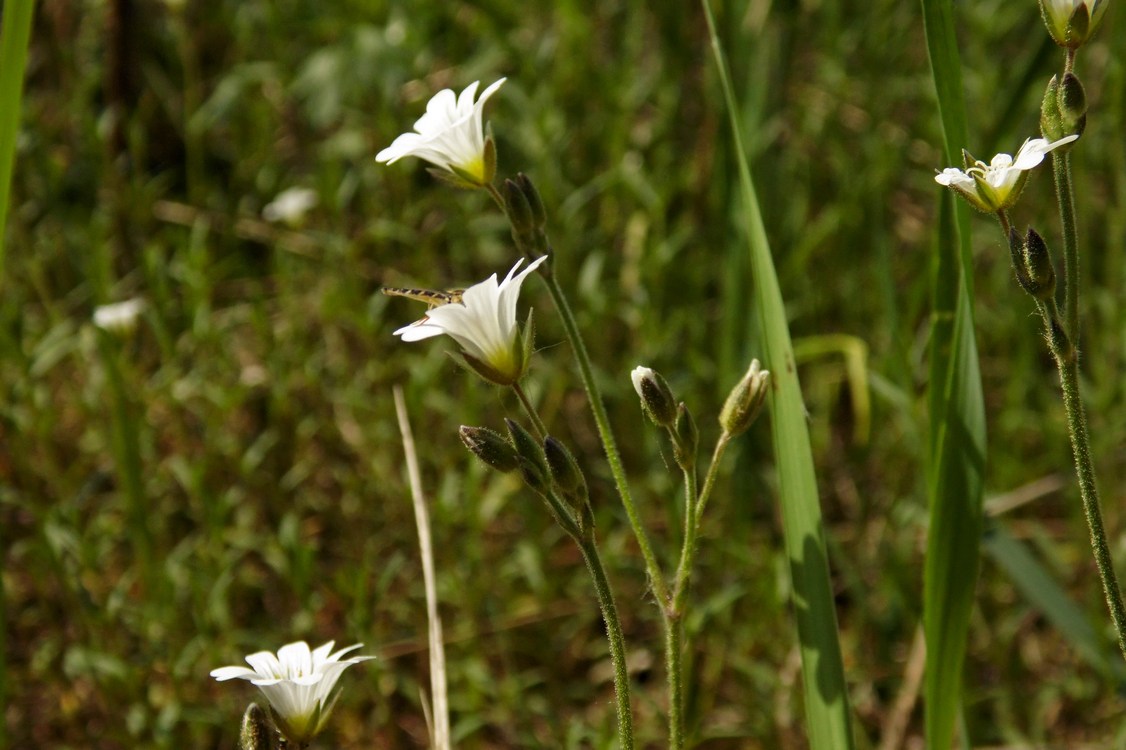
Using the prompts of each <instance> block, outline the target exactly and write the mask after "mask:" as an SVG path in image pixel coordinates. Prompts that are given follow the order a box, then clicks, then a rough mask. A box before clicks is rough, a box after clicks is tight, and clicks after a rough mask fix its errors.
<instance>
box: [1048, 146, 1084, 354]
mask: <svg viewBox="0 0 1126 750" xmlns="http://www.w3.org/2000/svg"><path fill="white" fill-rule="evenodd" d="M1052 172H1053V174H1054V175H1055V178H1056V199H1057V200H1058V202H1059V207H1060V224H1061V225H1062V227H1063V309H1064V331H1066V332H1067V336H1068V338H1069V339H1071V345H1072V347H1073V348H1076V349H1078V347H1079V251H1078V244H1079V241H1078V236H1079V235H1078V232H1077V231H1076V228H1075V191H1074V188H1073V187H1072V184H1071V156H1070V155H1068V154H1066V153H1063V154H1061V153H1059V152H1058V151H1057V152H1053V153H1052Z"/></svg>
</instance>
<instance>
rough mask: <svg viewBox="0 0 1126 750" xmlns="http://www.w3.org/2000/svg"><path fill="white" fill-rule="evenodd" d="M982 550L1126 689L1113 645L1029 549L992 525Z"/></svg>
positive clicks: (1125, 667) (1123, 669)
mask: <svg viewBox="0 0 1126 750" xmlns="http://www.w3.org/2000/svg"><path fill="white" fill-rule="evenodd" d="M982 546H983V547H984V549H985V552H986V553H987V554H988V555H989V556H990V557H991V558H992V559H993V561H994V562H995V563H997V565H999V566H1000V567H1001V569H1002V570H1004V571H1005V573H1006V574H1008V576H1009V578H1010V579H1011V580H1012V582H1013V583H1014V584H1015V585H1016V587H1017V589H1018V590H1019V591H1020V593H1021V595H1022V596H1023V597H1024V598H1025V599H1026V600H1027V601H1028V603H1029V604H1031V605H1032V606H1033V607H1035V608H1036V609H1038V610H1040V612H1042V613H1043V614H1044V616H1045V617H1047V618H1048V620H1049V621H1050V622H1051V623H1052V625H1053V626H1055V628H1056V629H1057V630H1059V631H1060V633H1061V634H1063V636H1064V638H1066V639H1067V640H1068V642H1070V643H1071V645H1072V647H1073V648H1074V649H1075V650H1076V652H1077V653H1078V654H1079V655H1080V656H1082V657H1083V658H1084V659H1085V660H1086V661H1087V663H1088V664H1090V665H1091V666H1092V667H1094V668H1095V669H1097V670H1098V671H1099V673H1100V674H1102V675H1103V676H1104V677H1106V678H1107V679H1108V680H1113V681H1115V682H1117V683H1118V686H1119V689H1120V690H1121V689H1122V687H1124V686H1126V664H1124V663H1123V661H1122V659H1120V658H1119V657H1118V654H1117V652H1116V651H1114V649H1113V648H1108V646H1110V643H1108V642H1107V640H1106V639H1105V638H1104V637H1103V636H1102V635H1101V634H1100V633H1099V632H1098V631H1097V630H1095V628H1094V627H1093V626H1092V625H1091V621H1090V620H1089V619H1088V618H1087V615H1086V614H1085V613H1084V612H1083V610H1082V609H1080V608H1079V606H1078V605H1076V604H1075V602H1074V601H1072V600H1071V597H1069V596H1068V594H1067V592H1066V591H1064V588H1063V586H1061V585H1060V584H1059V582H1058V581H1057V580H1056V579H1055V577H1053V576H1052V574H1051V573H1050V572H1048V570H1047V569H1046V568H1045V567H1044V566H1043V565H1042V564H1041V563H1040V561H1039V560H1037V559H1036V557H1035V556H1034V555H1033V554H1032V553H1031V552H1030V551H1029V549H1028V546H1027V545H1026V544H1024V543H1023V542H1021V541H1020V540H1019V539H1017V538H1016V537H1014V536H1013V535H1012V534H1010V533H1009V531H1008V530H1007V529H1006V528H1005V527H1004V525H1002V524H1000V523H993V524H991V526H990V528H989V529H988V531H987V532H986V534H985V536H984V538H983V540H982Z"/></svg>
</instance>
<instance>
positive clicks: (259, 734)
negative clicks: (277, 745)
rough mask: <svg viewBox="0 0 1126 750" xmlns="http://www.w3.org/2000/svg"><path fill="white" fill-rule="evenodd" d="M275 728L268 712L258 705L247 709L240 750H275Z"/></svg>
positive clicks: (240, 739) (244, 716) (240, 733)
mask: <svg viewBox="0 0 1126 750" xmlns="http://www.w3.org/2000/svg"><path fill="white" fill-rule="evenodd" d="M273 737H274V728H273V727H272V726H271V725H270V719H269V718H268V717H267V716H266V712H265V711H263V710H262V708H261V706H259V705H258V704H257V703H251V704H250V705H249V706H247V707H246V713H244V714H243V715H242V731H240V732H239V743H238V744H239V750H273V747H274V743H273Z"/></svg>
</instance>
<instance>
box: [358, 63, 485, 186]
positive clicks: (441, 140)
mask: <svg viewBox="0 0 1126 750" xmlns="http://www.w3.org/2000/svg"><path fill="white" fill-rule="evenodd" d="M504 82H505V79H504V78H501V79H500V80H499V81H497V82H496V83H494V84H492V85H491V86H489V87H488V88H487V89H485V90H484V91H483V92H481V97H480V98H479V99H477V100H476V101H474V96H475V95H476V93H477V86H478V85H479V84H480V81H474V82H473V83H471V84H469V85H468V86H466V87H465V90H464V91H462V92H461V95H460V96H455V95H454V92H453V91H452V90H451V89H443V90H441V91H439V92H438V93H437V94H435V95H434V96H433V98H431V99H430V102H429V103H428V104H427V105H426V114H424V115H423V116H422V117H420V118H419V120H418V122H416V123H415V124H414V129H415V130H416V131H417V132H415V133H403V134H402V135H400V136H399V137H398V138H396V139H395V140H394V142H392V143H391V145H390V146H388V147H387V148H385V149H383V150H382V151H380V152H379V153H378V154H376V156H375V160H376V161H378V162H386V163H388V164H392V163H394V162H396V161H398V160H399V159H402V158H403V157H404V156H417V157H418V158H419V159H423V160H425V161H428V162H430V163H431V164H434V165H435V166H437V167H440V168H441V169H444V170H447V171H448V172H450V173H451V174H453V175H454V176H456V177H457V178H460V179H461V180H464V181H465V182H467V183H468V184H470V185H471V186H476V187H481V186H484V185H487V184H489V183H490V182H492V179H493V175H492V174H491V172H492V171H493V170H494V169H495V163H491V162H494V161H495V160H493V159H490V157H488V156H487V155H486V142H485V131H484V126H483V125H482V122H481V113H482V110H484V108H485V102H486V101H487V100H488V98H489V97H490V96H492V95H493V94H494V93H496V90H497V89H499V88H500V87H501V84H503V83H504Z"/></svg>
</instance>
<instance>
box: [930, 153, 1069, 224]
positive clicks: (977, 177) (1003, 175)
mask: <svg viewBox="0 0 1126 750" xmlns="http://www.w3.org/2000/svg"><path fill="white" fill-rule="evenodd" d="M1078 137H1079V136H1078V135H1069V136H1067V137H1065V138H1060V139H1059V140H1058V141H1052V142H1049V141H1048V140H1047V139H1045V138H1030V139H1029V140H1026V141H1025V142H1024V145H1022V146H1021V147H1020V150H1019V151H1017V155H1016V157H1015V158H1014V157H1012V156H1010V155H1009V154H997V155H996V156H994V157H993V159H992V160H991V161H990V162H989V164H986V163H985V162H982V161H976V160H975V161H974V163H973V165H972V166H967V168H966V170H965V171H964V172H963V171H962V170H961V169H957V168H956V167H947V168H946V169H944V170H942V171H941V172H939V173H938V174H936V175H935V177H934V181H935V182H937V183H938V184H939V185H942V186H944V187H948V188H951V189H952V190H954V191H955V192H957V193H959V194H960V195H961V196H962V197H963V198H965V199H966V200H968V201H969V202H970V203H971V204H972V205H973V206H974V207H975V208H977V209H980V210H982V211H985V212H986V213H996V212H998V211H1003V210H1004V209H1006V208H1009V207H1010V206H1012V205H1013V204H1014V203H1016V200H1017V198H1019V197H1020V193H1021V190H1023V189H1024V183H1025V181H1026V180H1027V179H1028V171H1029V170H1030V169H1033V168H1034V167H1036V166H1039V164H1040V162H1042V161H1044V157H1045V156H1046V155H1047V154H1048V153H1050V152H1051V151H1053V150H1054V149H1056V148H1059V147H1060V146H1063V145H1065V144H1068V143H1071V142H1072V141H1074V140H1075V139H1077V138H1078ZM966 161H967V163H968V162H969V158H968V157H967V160H966Z"/></svg>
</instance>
